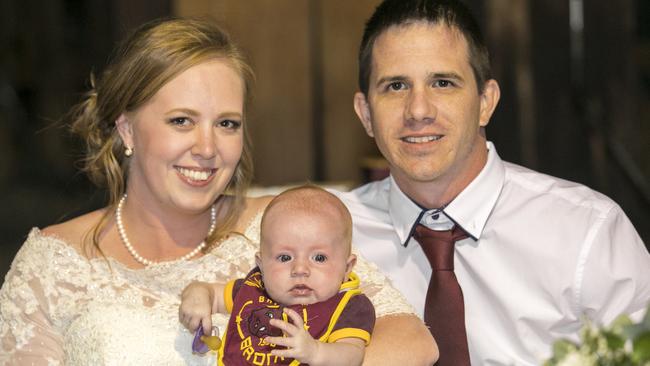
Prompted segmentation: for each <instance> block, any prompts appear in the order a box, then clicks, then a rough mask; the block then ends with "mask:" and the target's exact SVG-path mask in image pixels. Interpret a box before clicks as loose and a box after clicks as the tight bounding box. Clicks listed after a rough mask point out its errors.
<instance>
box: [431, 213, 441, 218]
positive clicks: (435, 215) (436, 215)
mask: <svg viewBox="0 0 650 366" xmlns="http://www.w3.org/2000/svg"><path fill="white" fill-rule="evenodd" d="M431 218H432V219H434V220H438V219H439V218H440V214H437V213H436V214H433V215H431Z"/></svg>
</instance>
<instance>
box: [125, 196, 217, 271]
mask: <svg viewBox="0 0 650 366" xmlns="http://www.w3.org/2000/svg"><path fill="white" fill-rule="evenodd" d="M125 200H126V193H125V194H124V196H122V199H120V203H118V204H117V209H116V210H115V221H116V222H117V231H118V232H119V233H120V239H122V243H124V246H125V247H126V250H128V251H129V253H131V256H133V259H135V260H136V261H138V263H140V264H143V265H145V266H150V265H152V264H156V263H160V262H156V261H152V260H149V259H147V258H144V257H143V256H141V255H140V254H139V253H138V252H136V250H135V248H133V245H131V242H130V241H129V238H128V237H127V236H126V230H124V224H123V223H122V206H123V205H124V201H125ZM216 225H217V209H216V208H215V207H214V205H212V208H211V209H210V229H209V230H208V235H207V236H210V234H212V232H213V231H214V228H215V226H216ZM203 248H205V240H203V241H202V242H201V243H200V244H199V245H198V246H197V247H196V248H194V249H192V251H191V252H189V253H187V254H185V255H184V256H182V257H180V258H178V259H175V260H173V261H169V262H176V261H186V260H188V259H190V258H192V257H194V256H195V255H197V254H198V253H199V251H201V249H203Z"/></svg>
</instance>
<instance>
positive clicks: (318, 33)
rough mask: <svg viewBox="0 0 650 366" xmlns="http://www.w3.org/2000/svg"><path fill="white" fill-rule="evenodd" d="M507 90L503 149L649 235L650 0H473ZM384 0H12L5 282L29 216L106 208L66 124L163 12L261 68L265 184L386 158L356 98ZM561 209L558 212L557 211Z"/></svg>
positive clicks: (257, 136) (355, 180) (4, 86)
mask: <svg viewBox="0 0 650 366" xmlns="http://www.w3.org/2000/svg"><path fill="white" fill-rule="evenodd" d="M466 2H467V4H468V5H469V6H470V7H471V8H472V9H473V10H474V12H475V14H476V15H477V17H478V18H479V20H480V23H481V25H482V27H483V30H484V34H485V37H486V39H487V42H488V45H489V47H490V51H491V59H492V65H493V71H494V74H495V77H496V78H497V80H498V81H499V83H500V85H501V91H502V99H501V102H500V104H499V106H498V108H497V111H496V113H495V115H494V116H493V118H492V120H491V123H490V125H489V126H488V129H487V133H488V138H489V139H490V140H492V141H494V142H495V144H496V146H497V149H498V151H499V154H500V155H501V157H502V158H504V159H505V160H508V161H512V162H515V163H518V164H522V165H525V166H527V167H530V168H533V169H536V170H539V171H541V172H544V173H548V174H551V175H555V176H559V177H562V178H565V179H569V180H573V181H577V182H580V183H584V184H586V185H588V186H590V187H592V188H594V189H596V190H598V191H601V192H603V193H605V194H607V195H608V196H610V197H612V198H613V199H614V200H615V201H617V202H618V203H619V204H620V205H621V206H622V207H623V209H624V210H625V212H626V213H627V214H628V216H629V217H630V219H631V220H632V222H633V223H634V225H635V226H636V228H637V230H638V231H639V233H640V235H641V237H642V238H643V239H644V242H645V243H646V245H647V243H649V242H650V186H649V183H648V182H649V180H650V1H648V0H619V1H610V0H589V1H587V0H543V1H542V0H537V1H533V0H467V1H466ZM378 3H379V1H378V0H354V1H350V0H158V1H130V0H113V1H108V0H93V1H89V0H48V1H41V0H38V1H37V0H2V1H0V47H1V48H0V195H1V196H0V199H1V204H0V283H1V282H2V280H3V279H4V274H5V273H6V271H7V270H8V268H9V265H10V263H11V260H12V258H13V257H14V255H15V253H16V251H17V250H18V248H19V247H20V245H21V243H22V241H23V240H24V239H25V237H26V235H27V233H28V231H29V229H30V228H31V227H34V226H38V227H44V226H47V225H49V224H52V223H56V222H60V221H63V220H66V219H69V218H71V217H74V216H76V215H78V214H80V213H83V212H87V211H90V210H92V209H95V208H98V207H100V206H101V205H102V204H103V202H104V200H105V192H104V191H102V190H98V189H96V188H95V187H93V186H91V185H90V183H89V182H88V181H87V179H86V178H85V176H84V175H83V174H81V173H78V170H77V167H78V161H79V159H80V157H81V154H82V144H81V142H80V141H78V140H76V139H75V138H73V137H72V136H71V135H70V134H69V133H68V131H67V129H66V128H65V127H61V126H56V125H55V122H57V121H60V119H61V118H62V116H63V115H64V114H65V113H66V111H67V110H68V109H69V108H70V107H71V106H72V105H73V104H74V103H76V102H77V101H78V100H79V98H80V97H81V95H82V93H83V92H84V91H85V90H86V89H87V87H88V80H89V74H90V72H91V71H94V72H100V71H101V70H102V69H103V67H104V65H105V63H106V61H107V59H108V56H109V54H110V52H111V50H112V48H113V46H114V44H115V42H116V41H117V40H119V39H122V38H123V37H124V36H125V35H126V34H127V33H128V32H129V31H130V30H132V29H133V28H134V27H136V26H138V25H140V24H142V23H143V22H146V21H148V20H150V19H154V18H158V17H165V16H207V17H211V18H214V19H215V20H217V21H219V22H221V23H222V24H223V25H224V26H225V28H227V29H228V30H229V31H230V32H231V33H232V35H233V36H234V38H235V39H236V40H237V41H238V43H239V44H240V45H241V46H242V47H243V48H244V50H245V51H246V53H247V55H248V57H249V59H250V61H251V64H252V66H253V68H254V70H255V72H256V74H257V79H258V80H257V83H256V86H255V90H254V100H253V103H252V109H251V114H250V119H249V120H250V123H251V125H252V137H253V144H254V159H255V169H256V173H255V185H256V186H258V187H259V188H261V189H264V188H266V187H273V186H280V185H287V184H294V183H300V182H303V181H305V180H310V181H313V182H319V183H323V184H336V185H340V186H344V187H354V186H355V185H358V184H360V183H363V182H364V181H366V180H367V179H369V178H371V177H376V174H381V173H382V168H383V167H385V165H384V163H383V162H382V160H381V159H379V158H378V157H379V153H378V151H377V150H376V148H375V146H374V143H373V141H372V140H371V139H370V138H369V137H367V136H366V134H365V133H364V131H363V130H362V128H361V125H360V123H359V122H358V121H357V119H356V116H355V115H354V111H353V109H352V96H353V93H354V92H355V90H356V76H357V70H356V67H357V63H356V57H357V49H358V45H359V42H360V38H361V33H362V28H363V24H364V22H365V20H366V19H367V17H368V16H369V15H370V14H371V12H372V10H373V9H374V7H375V6H376V5H377V4H378ZM549 214H552V212H549Z"/></svg>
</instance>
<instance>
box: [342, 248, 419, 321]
mask: <svg viewBox="0 0 650 366" xmlns="http://www.w3.org/2000/svg"><path fill="white" fill-rule="evenodd" d="M355 254H356V255H357V264H356V266H355V267H354V269H353V271H354V272H355V273H356V274H357V275H358V276H359V279H360V281H361V291H363V293H364V294H365V295H366V296H367V297H368V298H369V299H370V301H371V302H372V305H374V307H375V314H376V316H377V318H381V317H382V316H386V315H394V314H415V311H414V309H413V307H412V306H411V305H410V304H409V303H408V302H406V299H405V298H404V296H403V295H402V293H401V292H399V291H398V290H397V289H395V288H394V287H393V285H392V284H391V283H390V280H388V278H387V277H386V276H385V275H384V274H383V273H381V271H380V270H379V268H378V267H377V266H376V265H375V264H374V263H370V262H369V261H367V260H365V259H364V258H363V257H362V256H361V254H359V253H355Z"/></svg>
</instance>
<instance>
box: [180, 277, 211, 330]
mask: <svg viewBox="0 0 650 366" xmlns="http://www.w3.org/2000/svg"><path fill="white" fill-rule="evenodd" d="M214 298H215V294H214V287H213V285H211V284H209V283H206V282H198V281H195V282H192V283H190V284H189V285H188V286H187V287H186V288H185V290H183V293H182V294H181V306H180V307H179V309H178V319H179V320H180V322H181V324H183V325H184V326H185V328H187V329H189V330H190V331H191V332H194V331H196V329H197V328H198V327H199V325H202V326H203V329H204V330H205V331H206V332H208V333H209V332H210V330H211V329H212V318H211V315H212V309H213V303H214Z"/></svg>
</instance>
